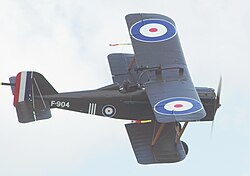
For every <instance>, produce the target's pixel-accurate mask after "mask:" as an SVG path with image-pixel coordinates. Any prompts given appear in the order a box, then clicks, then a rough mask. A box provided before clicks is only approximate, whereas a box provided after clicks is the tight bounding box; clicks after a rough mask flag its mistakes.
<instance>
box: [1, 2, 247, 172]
mask: <svg viewBox="0 0 250 176" xmlns="http://www.w3.org/2000/svg"><path fill="white" fill-rule="evenodd" d="M134 12H153V13H160V14H163V15H166V16H169V17H171V18H172V19H173V20H174V21H175V23H176V26H177V30H178V33H179V37H180V40H181V44H182V48H183V51H184V54H185V58H186V61H187V63H188V67H189V71H190V73H191V76H192V79H193V82H194V83H195V85H196V86H208V87H213V88H215V89H217V85H218V82H219V77H220V75H222V76H223V88H222V95H221V96H222V107H221V108H220V109H219V110H218V113H217V116H216V122H215V128H214V132H213V135H212V136H211V134H210V129H211V123H192V124H190V125H189V126H188V128H187V130H186V132H185V134H184V136H183V140H184V141H185V142H186V143H187V144H188V145H189V154H188V156H187V158H186V159H185V160H184V161H182V162H180V163H175V164H160V165H148V166H143V165H139V164H138V163H137V162H136V159H135V156H134V153H133V150H132V147H131V145H130V142H129V139H128V136H127V134H126V130H125V127H124V124H125V123H126V122H125V121H121V120H113V119H107V118H100V117H97V116H90V115H85V114H80V113H75V112H66V111H62V110H52V118H51V119H50V120H45V121H40V122H35V123H29V124H20V123H18V121H17V117H16V112H15V109H14V107H13V106H12V102H13V97H12V95H11V91H10V88H8V87H1V89H0V105H1V116H0V119H1V123H0V141H1V142H0V175H8V176H16V175H19V176H34V175H36V176H55V175H60V176H68V175H122V176H123V175H124V176H125V175H126V176H127V175H163V174H164V175H175V176H183V175H203V176H211V175H227V176H250V167H249V163H250V132H249V124H250V115H249V113H248V110H249V107H250V103H249V98H250V93H249V90H250V84H249V80H250V78H249V75H250V69H249V66H250V61H249V59H250V44H249V39H250V23H249V18H250V2H249V1H247V0H238V1H233V0H220V1H218V0H210V1H203V0H189V1H179V0H175V1H170V0H154V1H149V0H145V1H139V0H133V1H132V0H127V1H117V0H116V1H115V0H106V1H101V0H91V1H86V0H53V1H51V0H0V78H1V80H2V81H5V82H6V81H8V78H9V77H10V76H14V75H16V74H17V73H18V72H19V71H23V70H34V71H38V72H40V73H42V74H43V75H44V76H45V77H46V78H47V79H48V80H49V81H50V83H51V84H52V85H53V86H54V87H55V88H56V89H57V91H58V92H66V91H74V90H88V89H95V88H99V87H102V86H105V85H108V84H111V83H112V79H111V75H110V71H109V67H108V62H107V58H106V56H107V55H108V54H109V53H112V52H133V50H132V48H131V46H124V47H109V46H108V45H109V44H110V43H119V42H126V43H127V42H130V38H129V34H128V31H127V26H126V22H125V19H124V17H125V15H126V14H129V13H134Z"/></svg>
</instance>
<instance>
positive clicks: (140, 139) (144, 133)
mask: <svg viewBox="0 0 250 176" xmlns="http://www.w3.org/2000/svg"><path fill="white" fill-rule="evenodd" d="M175 124H176V123H168V124H163V125H164V127H163V129H162V132H161V135H160V136H159V139H158V140H157V141H156V142H154V139H155V138H156V136H157V132H158V131H159V129H160V128H162V127H161V124H159V123H157V122H151V123H145V124H136V123H131V124H126V125H125V126H126V130H127V133H128V135H129V139H130V142H131V145H132V148H133V150H134V153H135V156H136V159H137V161H138V163H140V164H155V163H174V162H179V161H182V160H183V159H185V157H186V154H187V152H188V147H187V145H186V144H185V143H184V142H181V141H180V142H178V143H177V144H176V143H175V140H176V136H177V132H176V128H175V126H176V125H175ZM152 143H154V144H152Z"/></svg>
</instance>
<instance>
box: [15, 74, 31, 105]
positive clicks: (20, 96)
mask: <svg viewBox="0 0 250 176" xmlns="http://www.w3.org/2000/svg"><path fill="white" fill-rule="evenodd" d="M32 77H33V72H27V71H25V72H20V73H18V74H17V76H16V84H15V93H14V106H16V104H17V103H19V102H23V101H27V100H31V96H32V93H31V91H32Z"/></svg>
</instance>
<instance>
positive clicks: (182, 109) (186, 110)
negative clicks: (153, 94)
mask: <svg viewBox="0 0 250 176" xmlns="http://www.w3.org/2000/svg"><path fill="white" fill-rule="evenodd" d="M202 108H203V107H202V105H201V103H200V102H199V101H197V100H195V99H192V98H188V97H174V98H169V99H164V100H161V101H159V102H158V103H156V104H155V106H154V111H155V112H157V113H159V114H162V115H187V114H192V113H195V112H198V111H200V110H201V109H202Z"/></svg>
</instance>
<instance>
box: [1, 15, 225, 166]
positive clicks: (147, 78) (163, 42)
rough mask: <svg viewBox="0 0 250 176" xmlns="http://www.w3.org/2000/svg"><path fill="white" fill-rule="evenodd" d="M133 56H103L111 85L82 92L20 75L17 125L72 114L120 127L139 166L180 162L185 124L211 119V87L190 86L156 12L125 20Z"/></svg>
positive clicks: (169, 27)
mask: <svg viewBox="0 0 250 176" xmlns="http://www.w3.org/2000/svg"><path fill="white" fill-rule="evenodd" d="M126 22H127V26H128V31H129V34H130V38H131V42H132V46H133V50H134V54H128V53H113V54H110V55H108V62H109V65H110V70H111V73H112V79H113V84H111V85H108V86H105V87H102V88H99V89H96V90H88V91H77V92H65V93H58V92H57V91H56V90H55V89H54V88H53V86H52V85H51V84H50V83H49V82H48V81H47V80H46V79H45V78H44V76H42V75H41V74H40V73H38V72H35V71H22V72H20V73H18V74H17V75H16V76H14V77H10V79H9V80H10V82H8V83H1V84H2V85H9V86H11V89H12V93H13V95H14V107H15V108H16V112H17V117H18V121H19V122H20V123H28V122H33V121H38V120H44V119H49V118H50V117H51V109H53V108H59V109H63V110H70V111H77V112H81V113H87V114H91V115H97V116H104V117H109V118H113V119H124V120H130V122H129V123H128V124H125V127H126V130H127V133H128V136H129V139H130V142H131V145H132V148H133V151H134V154H135V156H136V159H137V161H138V163H140V164H155V163H173V162H179V161H182V160H183V159H185V157H186V155H187V154H188V146H187V144H186V143H185V142H183V141H181V136H182V134H183V133H184V130H185V128H186V127H187V125H188V123H189V122H197V121H213V120H214V118H215V113H216V111H217V109H218V108H219V107H220V105H221V104H220V92H221V79H220V83H219V88H218V92H217V93H215V90H214V89H213V88H208V87H194V85H193V82H192V79H191V77H190V74H189V71H188V67H187V64H186V62H185V59H184V55H183V52H182V48H181V44H180V41H179V38H178V33H177V29H176V26H175V23H174V21H173V20H172V19H171V18H169V17H166V16H163V15H160V14H150V13H136V14H129V15H127V16H126Z"/></svg>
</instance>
